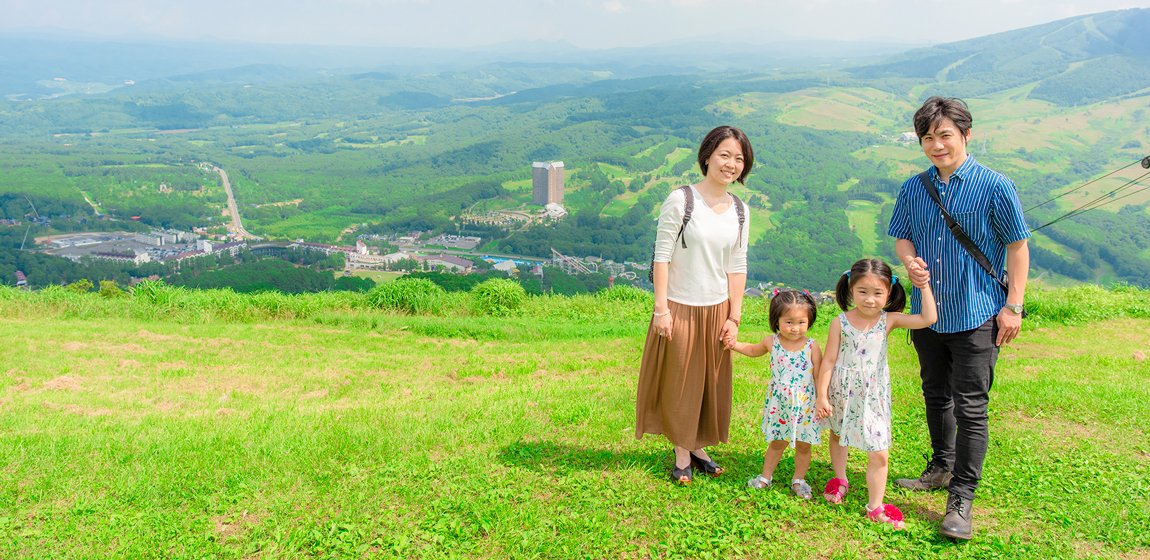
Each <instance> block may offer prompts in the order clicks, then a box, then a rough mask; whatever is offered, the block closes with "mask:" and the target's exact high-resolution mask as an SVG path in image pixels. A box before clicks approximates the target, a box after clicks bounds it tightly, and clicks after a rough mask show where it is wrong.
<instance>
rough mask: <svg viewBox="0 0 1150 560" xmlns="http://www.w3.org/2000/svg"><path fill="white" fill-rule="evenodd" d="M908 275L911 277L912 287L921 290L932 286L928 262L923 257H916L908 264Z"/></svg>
mask: <svg viewBox="0 0 1150 560" xmlns="http://www.w3.org/2000/svg"><path fill="white" fill-rule="evenodd" d="M906 275H907V276H909V277H910V283H911V285H913V286H914V287H916V288H918V289H920V290H921V289H923V288H925V287H927V286H928V285H930V271H928V270H927V269H926V261H924V260H922V257H915V258H913V259H911V260H910V261H908V262H907V263H906Z"/></svg>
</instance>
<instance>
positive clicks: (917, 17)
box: [0, 0, 1150, 57]
mask: <svg viewBox="0 0 1150 560" xmlns="http://www.w3.org/2000/svg"><path fill="white" fill-rule="evenodd" d="M1124 8H1150V0H965V1H962V2H959V1H956V0H914V1H910V0H0V33H5V32H61V31H62V32H65V33H70V34H76V35H80V36H84V37H88V38H98V39H116V40H125V39H128V40H131V39H139V40H153V39H158V38H162V39H176V40H191V41H227V42H244V43H272V44H304V45H311V44H315V45H349V46H351V45H355V46H408V47H443V48H459V47H474V46H486V45H494V44H500V43H508V42H518V41H556V42H559V41H561V42H566V43H569V44H571V45H574V46H576V47H580V48H585V49H605V48H614V47H642V46H651V45H658V44H663V43H669V42H676V41H683V40H700V39H702V40H708V41H715V42H716V46H715V48H716V49H722V48H723V47H722V44H721V43H722V39H724V38H730V39H732V43H754V44H759V43H770V42H775V41H782V40H795V39H815V40H823V41H873V42H883V43H898V44H907V45H931V44H940V43H947V42H951V41H956V40H961V39H968V38H972V37H979V36H982V35H989V34H992V33H997V32H1001V31H1009V30H1012V29H1018V28H1022V27H1028V26H1031V25H1037V24H1041V23H1046V22H1050V21H1054V20H1058V19H1062V18H1067V17H1072V16H1077V15H1084V14H1090V13H1097V12H1104V11H1109V10H1117V9H1124ZM730 56H732V57H735V56H739V53H738V51H737V49H732V51H731V53H730Z"/></svg>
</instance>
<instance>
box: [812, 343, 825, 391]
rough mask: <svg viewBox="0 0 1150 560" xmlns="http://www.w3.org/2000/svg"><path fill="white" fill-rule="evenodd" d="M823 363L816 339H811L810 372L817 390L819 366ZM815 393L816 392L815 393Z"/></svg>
mask: <svg viewBox="0 0 1150 560" xmlns="http://www.w3.org/2000/svg"><path fill="white" fill-rule="evenodd" d="M822 365H823V353H822V352H821V351H820V350H819V343H818V341H817V340H814V339H811V374H812V375H814V376H815V385H816V387H815V390H818V379H819V378H818V374H819V367H821V366H822ZM815 394H816V395H817V394H818V393H815Z"/></svg>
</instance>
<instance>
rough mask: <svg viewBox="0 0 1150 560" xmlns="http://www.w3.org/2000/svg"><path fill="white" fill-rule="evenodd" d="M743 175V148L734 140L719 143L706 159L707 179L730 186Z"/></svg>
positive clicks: (728, 139) (729, 139)
mask: <svg viewBox="0 0 1150 560" xmlns="http://www.w3.org/2000/svg"><path fill="white" fill-rule="evenodd" d="M742 174H743V146H742V145H741V144H739V141H738V140H735V139H734V138H727V139H726V140H723V141H722V142H720V143H719V146H718V147H717V148H715V151H714V152H712V153H711V157H709V158H707V178H708V179H711V180H712V181H715V182H718V183H719V184H721V185H730V184H731V183H733V182H735V181H736V180H737V179H738V178H739V176H740V175H742Z"/></svg>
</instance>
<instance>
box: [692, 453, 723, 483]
mask: <svg viewBox="0 0 1150 560" xmlns="http://www.w3.org/2000/svg"><path fill="white" fill-rule="evenodd" d="M691 464H693V465H695V467H696V468H698V469H699V470H701V471H703V472H705V473H707V476H710V477H712V478H714V477H717V476H719V475H721V474H723V472H724V470H725V469H723V467H720V466H719V464H718V463H716V462H714V461H711V460H707V461H704V460H703V458H702V457H699V456H698V455H695V452H693V451H692V452H691Z"/></svg>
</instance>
